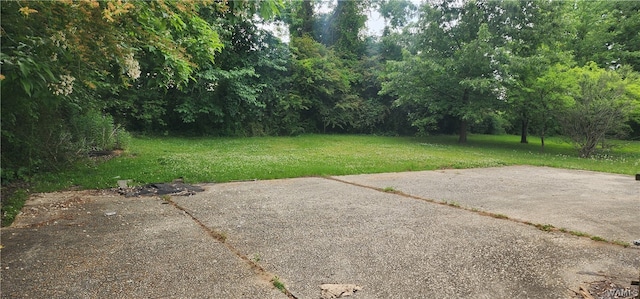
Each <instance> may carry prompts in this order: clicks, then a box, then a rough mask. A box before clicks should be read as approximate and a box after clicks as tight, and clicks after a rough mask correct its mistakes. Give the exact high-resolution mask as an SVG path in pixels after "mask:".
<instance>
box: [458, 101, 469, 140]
mask: <svg viewBox="0 0 640 299" xmlns="http://www.w3.org/2000/svg"><path fill="white" fill-rule="evenodd" d="M462 103H463V105H468V104H469V90H468V89H465V90H464V94H462ZM467 125H468V121H467V120H466V119H464V116H460V132H459V135H458V143H467Z"/></svg>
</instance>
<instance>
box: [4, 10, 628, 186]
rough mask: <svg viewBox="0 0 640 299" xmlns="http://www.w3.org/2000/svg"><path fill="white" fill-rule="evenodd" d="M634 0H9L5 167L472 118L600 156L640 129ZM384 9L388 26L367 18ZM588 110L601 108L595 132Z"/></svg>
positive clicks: (26, 168) (37, 167) (404, 128)
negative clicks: (140, 143) (187, 137)
mask: <svg viewBox="0 0 640 299" xmlns="http://www.w3.org/2000/svg"><path fill="white" fill-rule="evenodd" d="M639 9H640V4H638V2H633V1H604V2H602V1H601V2H589V1H551V0H527V1H516V0H509V1H500V2H496V1H489V0H465V1H454V2H451V1H444V0H442V1H426V2H425V3H422V4H421V5H417V4H416V3H415V2H412V1H405V0H400V1H387V0H367V1H346V0H345V1H343V0H335V1H319V0H313V1H293V0H286V1H285V0H261V1H226V0H188V1H166V0H157V1H127V0H110V1H95V0H65V1H24V0H15V1H3V2H2V5H1V6H0V10H1V13H2V19H1V24H0V26H1V31H0V32H1V39H2V40H1V45H0V46H1V50H2V51H1V53H0V63H1V65H2V69H1V73H0V84H1V92H2V101H1V105H2V107H1V108H2V111H1V113H2V115H1V122H2V124H1V125H2V128H1V133H2V179H3V181H6V180H11V179H14V178H20V177H24V176H28V175H29V174H31V173H34V172H38V171H52V170H53V171H55V170H56V169H59V168H60V167H65V166H68V165H70V163H73V162H74V161H76V160H77V159H79V158H81V157H85V156H87V155H88V154H91V153H92V152H95V151H100V150H111V149H114V148H117V147H124V146H126V142H127V140H128V138H129V136H130V135H129V132H136V133H145V134H173V133H177V134H197V135H227V136H256V135H295V134H301V133H313V132H327V133H377V134H394V135H395V134H403V135H404V134H433V133H444V134H450V133H457V134H458V135H459V141H460V142H465V141H466V140H467V138H468V137H467V136H468V133H469V132H472V133H511V134H519V135H521V142H527V141H528V139H527V136H528V134H529V133H530V134H535V135H537V136H539V137H540V138H541V139H542V140H543V144H544V138H545V136H550V135H557V134H562V135H563V136H566V137H567V138H568V140H572V141H573V142H574V143H575V144H576V147H577V148H578V150H579V153H580V155H581V156H584V157H587V156H590V155H592V154H593V153H594V152H595V151H597V150H598V146H600V149H602V146H603V145H605V144H606V139H607V138H610V137H616V138H639V137H640V104H639V102H640V100H639V98H640V82H639V81H638V73H637V72H638V71H639V70H640V60H639V59H640V35H639V33H638V32H640V17H639V16H640V12H639ZM375 16H379V20H380V22H383V23H384V24H383V25H384V26H385V29H384V30H383V32H382V35H381V36H377V35H368V34H367V30H366V26H367V24H368V21H371V20H375V19H376V18H375ZM274 24H281V26H280V27H285V28H287V29H288V33H286V34H285V35H287V37H286V38H282V35H281V34H280V35H278V34H277V33H276V32H275V31H274V30H273V29H272V28H273V27H274ZM605 108H607V109H605ZM602 117H608V118H607V119H608V120H602V119H601V118H602ZM580 121H582V122H585V121H586V123H588V124H589V125H592V124H596V123H597V124H603V125H602V126H600V127H599V131H598V133H597V134H586V133H585V132H584V131H582V130H585V126H587V124H585V123H582V124H581V123H580ZM590 130H591V129H590ZM590 132H594V130H591V131H590ZM586 135H590V136H588V137H587V136H586ZM591 135H592V136H591ZM587 139H588V140H587ZM605 147H606V145H605Z"/></svg>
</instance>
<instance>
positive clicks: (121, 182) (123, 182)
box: [118, 180, 129, 189]
mask: <svg viewBox="0 0 640 299" xmlns="http://www.w3.org/2000/svg"><path fill="white" fill-rule="evenodd" d="M118 187H120V189H127V187H129V180H118Z"/></svg>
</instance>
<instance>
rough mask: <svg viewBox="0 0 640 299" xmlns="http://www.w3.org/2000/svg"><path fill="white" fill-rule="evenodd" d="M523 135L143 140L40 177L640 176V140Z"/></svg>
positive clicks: (71, 180) (46, 182) (89, 183)
mask: <svg viewBox="0 0 640 299" xmlns="http://www.w3.org/2000/svg"><path fill="white" fill-rule="evenodd" d="M519 140H520V139H519V136H510V135H502V136H494V135H471V136H469V142H468V143H467V144H465V145H459V144H458V143H457V142H456V141H457V139H456V137H455V136H431V137H421V138H418V137H380V136H360V135H302V136H297V137H253V138H178V137H138V138H134V139H133V141H132V143H131V146H130V148H129V149H128V150H127V151H125V152H124V154H123V155H121V156H119V157H116V158H113V159H111V160H108V161H106V162H97V161H96V162H93V163H89V164H83V165H80V166H78V167H76V168H75V169H72V170H69V171H65V172H62V173H57V174H55V175H53V174H50V175H41V176H39V177H36V179H35V181H36V182H38V183H37V184H36V186H35V189H36V191H40V192H45V191H54V190H61V189H67V188H70V187H73V186H76V187H80V188H84V189H101V188H112V187H116V186H117V181H118V180H121V179H129V180H132V181H133V182H134V183H135V184H145V183H152V182H170V181H172V180H174V179H176V178H183V179H184V180H185V181H186V182H188V183H202V182H228V181H235V180H254V179H258V180H265V179H276V178H292V177H304V176H323V175H346V174H361V173H381V172H399V171H418V170H433V169H446V168H475V167H495V166H504V165H536V166H550V167H558V168H568V169H584V170H593V171H601V172H611V173H620V174H627V175H633V174H635V173H640V142H637V141H618V142H616V143H615V144H616V146H615V147H613V148H612V149H611V150H609V151H607V152H606V153H601V154H599V155H598V156H596V157H594V158H591V159H581V158H578V157H577V153H576V150H575V149H574V148H573V147H572V146H571V145H569V144H567V143H564V142H562V140H561V139H559V138H551V139H549V140H547V142H546V146H545V151H544V152H541V151H540V142H539V140H538V139H535V138H533V137H532V138H531V139H530V143H529V144H520V143H519Z"/></svg>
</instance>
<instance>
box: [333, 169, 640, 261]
mask: <svg viewBox="0 0 640 299" xmlns="http://www.w3.org/2000/svg"><path fill="white" fill-rule="evenodd" d="M321 178H324V179H327V180H332V181H336V182H340V183H343V184H348V185H352V186H356V187H361V188H366V189H371V190H375V191H378V192H382V193H389V194H395V195H399V196H402V197H406V198H411V199H416V200H420V201H424V202H428V203H432V204H438V205H441V206H448V207H451V208H456V209H460V210H463V211H468V212H472V213H476V214H478V215H481V216H488V217H492V218H496V219H502V220H507V221H511V222H515V223H520V224H525V225H529V226H533V227H535V228H537V229H539V230H541V231H546V232H551V231H554V232H559V233H564V234H569V235H573V236H577V237H583V238H588V239H591V240H593V241H594V242H603V243H607V244H611V245H616V246H621V247H624V248H629V244H627V243H623V242H618V241H615V240H614V241H610V240H606V239H604V238H600V237H598V236H593V235H589V234H586V233H579V234H577V232H573V231H569V230H566V229H563V228H557V227H554V226H552V225H549V224H539V223H532V222H529V221H525V220H519V219H515V218H510V217H509V216H507V215H503V214H498V213H492V212H487V211H482V210H479V209H476V208H468V207H463V206H461V205H460V204H458V203H455V202H447V201H443V200H435V199H431V198H425V197H420V196H416V195H412V194H408V193H404V192H402V191H399V190H395V189H394V190H392V191H389V190H386V189H384V188H378V187H374V186H369V185H363V184H359V183H354V182H349V181H345V180H341V179H339V178H336V177H333V176H321ZM632 248H633V247H632ZM634 249H637V248H634Z"/></svg>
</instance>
